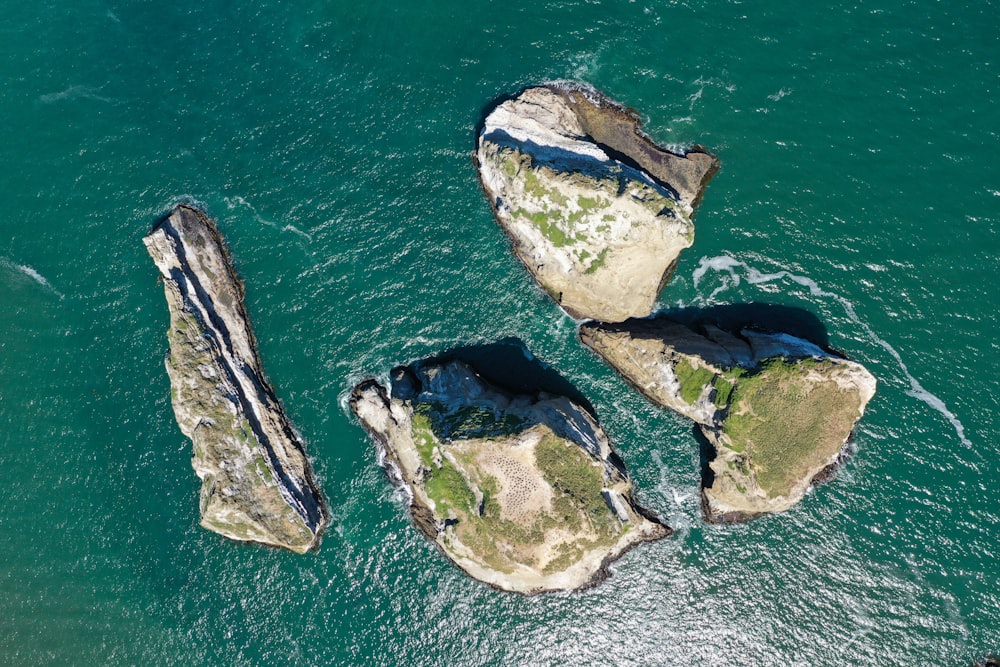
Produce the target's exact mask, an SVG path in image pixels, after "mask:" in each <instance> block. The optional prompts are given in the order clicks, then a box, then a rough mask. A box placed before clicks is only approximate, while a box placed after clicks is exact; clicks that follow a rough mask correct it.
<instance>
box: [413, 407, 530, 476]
mask: <svg viewBox="0 0 1000 667" xmlns="http://www.w3.org/2000/svg"><path fill="white" fill-rule="evenodd" d="M525 426H526V422H525V421H524V419H522V418H521V417H519V416H518V415H515V414H511V413H507V412H498V411H497V410H493V409H492V408H485V407H481V406H478V405H465V406H462V407H461V408H459V409H457V410H453V411H451V412H449V411H448V410H447V408H446V406H444V405H442V404H440V403H435V402H431V403H414V404H413V439H414V443H415V444H416V445H417V450H418V451H419V452H420V457H421V460H422V461H424V464H425V465H430V461H431V452H432V451H433V450H434V446H435V445H436V444H437V442H438V441H440V442H450V441H452V440H468V439H471V438H497V437H503V436H508V435H511V434H512V433H518V432H520V431H523V430H524V428H525ZM425 457H426V458H425Z"/></svg>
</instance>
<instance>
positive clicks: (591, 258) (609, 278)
mask: <svg viewBox="0 0 1000 667" xmlns="http://www.w3.org/2000/svg"><path fill="white" fill-rule="evenodd" d="M639 124H640V123H639V118H638V117H637V116H636V115H635V114H634V113H632V112H630V111H628V110H626V109H624V108H623V107H622V106H620V105H618V104H616V103H614V102H612V101H610V100H608V99H607V98H605V97H604V96H602V95H601V94H600V93H598V92H597V91H595V90H593V89H589V88H584V87H582V86H578V85H570V84H553V85H548V86H541V87H536V88H529V89H528V90H525V91H524V92H522V93H521V94H520V95H518V96H517V97H515V98H513V99H510V100H507V101H504V102H502V103H501V104H499V105H497V106H496V108H494V109H493V110H492V112H490V113H489V115H487V117H486V119H485V121H484V124H483V128H482V131H481V133H480V135H479V139H478V147H477V151H476V162H477V164H478V167H479V177H480V179H481V181H482V184H483V189H484V190H485V192H486V195H487V197H488V198H489V201H490V204H491V206H492V207H493V211H494V214H495V215H496V218H497V221H498V222H499V223H500V226H501V227H503V229H504V230H505V231H506V232H507V234H508V236H509V237H510V238H511V240H512V242H513V249H514V252H515V253H516V254H517V256H518V258H519V259H520V260H521V261H522V262H523V263H524V265H525V266H526V267H527V269H528V271H529V272H530V273H531V274H532V276H534V278H535V280H537V281H538V283H539V285H541V287H542V288H543V289H544V290H545V291H546V292H548V293H549V294H550V295H551V296H552V298H554V299H555V300H556V301H558V302H559V304H560V305H561V306H562V307H563V309H565V310H566V312H567V313H569V314H570V315H571V316H573V317H576V318H593V319H596V320H601V321H604V322H620V321H622V320H625V319H627V318H629V317H643V316H646V315H649V314H650V312H652V309H653V305H654V303H655V302H656V299H657V297H658V295H659V292H660V289H661V288H662V287H663V285H664V284H665V283H666V281H667V279H668V278H669V277H670V274H671V273H672V272H673V268H674V265H675V264H676V261H677V257H678V256H679V254H680V252H681V251H682V250H683V249H684V248H687V247H689V246H690V245H691V243H692V242H693V241H694V226H693V224H692V222H691V215H692V213H693V210H694V207H695V206H696V204H697V202H698V200H699V199H700V197H701V193H702V191H703V190H704V187H705V185H706V183H707V182H708V180H709V178H711V176H712V175H713V174H714V173H715V171H716V169H717V168H718V162H717V160H716V159H715V157H713V156H712V155H710V154H708V153H706V152H705V151H704V150H703V149H701V148H698V147H696V148H695V149H693V150H692V151H690V152H688V153H686V154H684V155H677V154H675V153H672V152H670V151H668V150H666V149H664V148H662V147H659V146H657V145H656V144H654V143H653V142H652V141H651V140H650V139H649V138H648V137H647V136H646V135H644V134H643V133H642V132H640V131H639Z"/></svg>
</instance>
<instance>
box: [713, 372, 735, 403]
mask: <svg viewBox="0 0 1000 667" xmlns="http://www.w3.org/2000/svg"><path fill="white" fill-rule="evenodd" d="M712 386H713V387H715V399H714V401H713V402H714V403H715V407H717V408H719V409H720V410H724V409H725V407H726V406H727V405H729V397H730V396H732V393H733V389H734V388H735V383H734V382H731V381H729V380H727V379H726V378H724V377H722V376H719V375H716V376H715V378H714V379H713V380H712Z"/></svg>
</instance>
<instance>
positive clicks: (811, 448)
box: [723, 358, 860, 497]
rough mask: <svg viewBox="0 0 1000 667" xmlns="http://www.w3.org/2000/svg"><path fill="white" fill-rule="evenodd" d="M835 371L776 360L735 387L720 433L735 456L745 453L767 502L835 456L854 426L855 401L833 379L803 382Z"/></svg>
mask: <svg viewBox="0 0 1000 667" xmlns="http://www.w3.org/2000/svg"><path fill="white" fill-rule="evenodd" d="M834 367H835V364H834V363H833V362H831V361H828V360H814V359H803V360H799V361H787V360H785V359H783V358H776V359H772V360H769V361H767V362H765V364H764V366H763V367H762V368H761V369H760V371H758V372H757V373H754V374H752V375H745V376H743V377H742V378H740V379H739V380H738V381H737V383H736V387H735V388H734V390H733V393H732V397H731V401H730V409H729V415H728V416H727V418H726V421H725V424H724V425H723V430H724V431H725V433H726V435H728V436H729V438H730V439H731V440H732V442H733V447H732V449H733V450H734V451H745V452H746V454H747V456H748V458H749V460H750V462H751V468H752V470H753V472H754V474H755V476H756V479H757V483H758V485H759V486H760V487H761V489H763V490H764V491H765V492H767V493H768V495H770V496H771V497H775V496H781V495H786V494H787V493H788V492H789V491H790V490H791V487H792V486H793V485H795V484H796V483H797V482H799V481H800V480H801V479H802V477H803V476H804V475H806V474H807V472H808V470H809V469H810V468H813V467H815V466H816V465H818V464H820V463H822V462H824V461H826V460H828V459H829V458H830V457H831V456H833V455H834V454H836V453H837V452H838V451H840V448H841V447H842V446H843V443H844V440H845V439H846V438H847V436H848V435H849V434H850V431H851V428H852V427H853V426H854V422H855V417H856V415H857V411H858V407H859V404H860V397H858V396H857V395H856V394H855V393H852V392H845V391H841V389H840V387H839V386H838V385H837V383H836V382H835V381H834V380H832V379H830V380H825V381H823V380H817V379H815V375H814V376H813V379H807V377H806V376H807V375H808V374H810V372H811V371H816V372H818V373H820V374H825V373H827V372H829V371H831V370H833V369H834Z"/></svg>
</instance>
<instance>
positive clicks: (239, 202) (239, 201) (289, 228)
mask: <svg viewBox="0 0 1000 667" xmlns="http://www.w3.org/2000/svg"><path fill="white" fill-rule="evenodd" d="M223 201H224V202H226V206H227V207H228V208H230V209H234V208H236V207H237V206H245V207H247V208H248V209H250V212H251V213H253V217H254V218H255V219H256V220H257V222H259V223H261V224H263V225H267V226H268V227H273V228H274V229H277V230H278V231H281V232H290V233H292V234H295V235H296V236H298V237H300V238H303V239H305V240H306V241H307V242H309V243H312V240H313V238H312V235H311V234H309V233H307V232H304V231H302V230H301V229H299V228H298V227H296V226H295V225H291V224H289V225H285V226H284V227H282V226H281V225H279V224H278V223H277V222H272V221H271V220H268V219H267V218H265V217H264V216H262V215H261V214H260V213H258V212H257V209H256V208H254V205H253V204H251V203H250V202H248V201H247V200H246V199H244V198H243V197H241V196H239V195H236V196H235V197H225V198H223Z"/></svg>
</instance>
